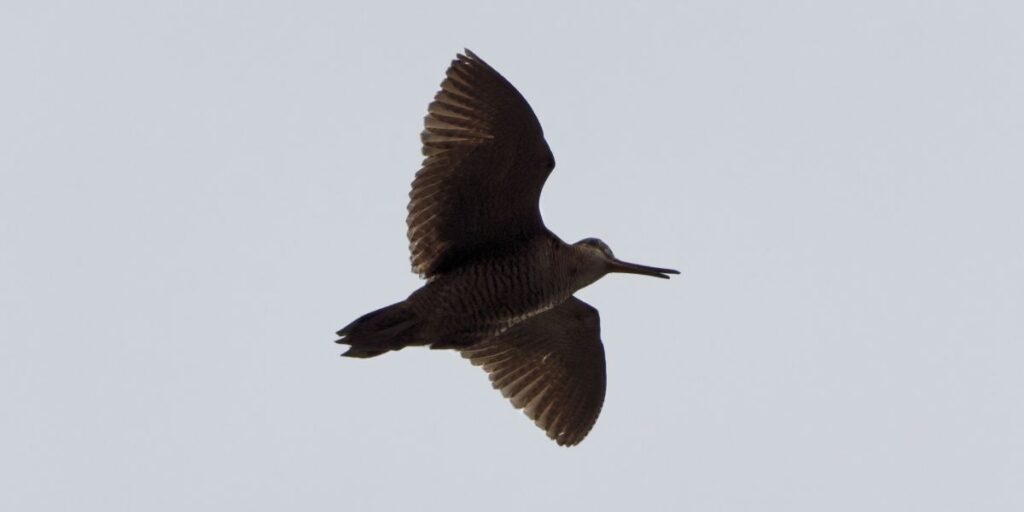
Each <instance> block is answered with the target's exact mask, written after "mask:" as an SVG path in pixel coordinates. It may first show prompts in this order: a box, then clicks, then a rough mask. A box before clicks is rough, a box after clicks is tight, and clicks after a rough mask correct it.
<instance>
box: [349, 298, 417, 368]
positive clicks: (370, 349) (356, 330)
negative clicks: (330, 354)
mask: <svg viewBox="0 0 1024 512" xmlns="http://www.w3.org/2000/svg"><path fill="white" fill-rule="evenodd" d="M418 325H419V319H418V318H417V317H416V314H415V313H414V312H413V311H411V310H410V309H409V308H408V307H406V305H405V303H404V302H399V303H397V304H392V305H390V306H387V307H383V308H381V309H378V310H377V311H373V312H370V313H367V314H365V315H363V316H361V317H359V318H357V319H356V320H355V321H353V322H352V323H350V324H348V325H346V326H345V327H344V328H342V329H341V330H340V331H338V336H341V339H339V340H338V341H337V342H336V343H341V344H345V345H349V349H348V350H347V351H346V352H345V353H343V354H341V355H343V356H345V357H361V358H366V357H374V356H379V355H381V354H383V353H385V352H389V351H392V350H400V349H402V348H404V347H407V346H409V345H412V344H414V343H415V341H416V336H415V334H416V329H417V327H418Z"/></svg>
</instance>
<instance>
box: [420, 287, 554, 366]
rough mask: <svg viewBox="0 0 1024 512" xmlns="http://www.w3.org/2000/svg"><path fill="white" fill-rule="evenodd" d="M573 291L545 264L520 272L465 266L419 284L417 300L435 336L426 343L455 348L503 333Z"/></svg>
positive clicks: (551, 305)
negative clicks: (449, 274) (441, 278)
mask: <svg viewBox="0 0 1024 512" xmlns="http://www.w3.org/2000/svg"><path fill="white" fill-rule="evenodd" d="M497 270H501V269H497ZM573 291H574V290H572V289H571V288H570V285H569V282H568V280H567V279H562V278H561V277H560V276H559V275H558V273H555V272H550V271H548V269H545V268H539V269H537V268H535V269H532V270H531V271H530V272H521V273H513V272H507V271H506V272H499V271H496V269H493V268H491V269H489V268H486V267H484V268H469V269H465V271H463V272H460V273H457V274H454V275H451V276H448V278H447V279H445V281H444V282H432V283H430V284H428V285H427V286H425V287H423V288H421V289H420V290H419V291H418V292H417V293H420V292H422V294H421V297H417V299H418V300H416V302H417V303H418V305H419V308H418V309H419V313H420V314H421V316H422V317H424V318H429V319H430V320H429V322H430V324H431V327H432V328H431V329H430V331H432V338H435V340H434V341H428V340H424V341H426V342H428V343H432V344H433V345H432V346H434V347H436V348H442V347H449V346H452V347H458V346H467V345H471V344H473V343H476V342H478V341H482V340H484V339H487V338H490V337H493V336H496V335H498V334H501V333H502V332H504V331H505V330H507V329H508V328H510V327H512V326H513V325H516V324H517V323H519V322H522V321H523V320H526V319H528V318H530V317H532V316H534V315H537V314H539V313H543V312H544V311H547V310H549V309H551V308H553V307H555V306H557V305H558V304H561V303H562V302H563V301H565V300H566V299H568V298H569V297H570V296H572V293H573ZM415 295H416V294H414V296H415Z"/></svg>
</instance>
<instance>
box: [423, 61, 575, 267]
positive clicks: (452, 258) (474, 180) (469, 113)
mask: <svg viewBox="0 0 1024 512" xmlns="http://www.w3.org/2000/svg"><path fill="white" fill-rule="evenodd" d="M427 112H428V113H427V116H426V118H425V129H424V130H423V133H422V134H421V136H420V138H421V139H422V141H423V154H424V155H425V157H426V158H425V159H424V160H423V167H422V168H421V169H420V171H419V172H417V173H416V179H415V180H414V181H413V182H412V191H411V192H410V193H409V215H408V217H407V218H406V223H407V224H408V227H409V232H408V234H409V249H410V251H411V253H412V254H411V260H412V268H413V271H414V272H416V273H418V274H420V275H421V276H424V277H430V276H431V275H434V274H439V273H443V272H445V271H447V270H449V269H452V268H455V267H458V266H460V265H462V264H464V263H466V262H468V261H471V260H473V259H474V258H481V257H486V256H487V255H489V254H495V253H498V252H502V251H504V250H505V249H507V248H508V247H510V246H514V245H516V244H518V243H521V242H523V241H524V240H527V239H529V238H531V237H533V236H536V235H538V234H540V233H543V232H546V228H544V223H543V221H542V220H541V216H540V209H539V206H538V202H539V200H540V192H541V188H543V186H544V181H545V180H546V179H547V177H548V174H550V173H551V170H552V169H553V168H554V166H555V161H554V157H553V156H552V154H551V150H550V149H549V148H548V144H547V142H545V140H544V134H543V132H542V131H541V127H540V123H539V122H538V121H537V117H536V116H535V115H534V114H533V110H532V109H531V108H530V105H529V104H527V103H526V100H525V99H523V96H522V95H521V94H519V91H517V90H516V89H515V87H513V86H512V84H510V83H509V82H508V80H505V78H503V77H502V76H501V75H500V74H498V72H497V71H495V70H494V68H492V67H490V66H489V65H487V63H486V62H484V61H482V60H480V58H479V57H477V56H476V55H474V54H473V52H470V51H469V50H466V54H465V55H462V54H460V55H458V56H457V57H456V59H455V60H453V61H452V64H451V66H450V67H449V68H448V71H447V73H446V78H445V79H444V81H443V82H441V90H440V91H438V93H437V95H436V96H434V101H433V102H432V103H430V106H429V107H428V109H427Z"/></svg>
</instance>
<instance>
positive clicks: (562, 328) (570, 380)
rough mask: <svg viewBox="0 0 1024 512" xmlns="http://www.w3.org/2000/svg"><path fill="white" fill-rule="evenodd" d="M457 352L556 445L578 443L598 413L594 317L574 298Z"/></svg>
mask: <svg viewBox="0 0 1024 512" xmlns="http://www.w3.org/2000/svg"><path fill="white" fill-rule="evenodd" d="M461 352H462V356H463V357H465V358H467V359H469V360H470V361H471V362H472V363H473V364H474V365H477V366H483V368H484V370H485V371H487V373H489V374H490V378H491V383H492V384H493V385H494V387H495V388H496V389H499V390H501V394H502V395H504V396H505V397H506V398H509V399H510V400H511V401H512V405H514V406H515V407H516V408H517V409H523V412H525V413H526V415H527V416H529V417H530V419H532V420H533V421H534V423H536V424H537V426H538V427H540V428H541V429H543V430H544V431H545V432H547V435H548V437H550V438H551V439H554V440H555V442H557V443H558V444H560V445H563V446H572V445H574V444H577V443H579V442H580V441H582V440H583V438H584V437H586V435H587V433H588V432H590V429H591V427H593V426H594V422H596V421H597V416H598V415H599V414H600V413H601V406H602V404H603V403H604V392H605V383H606V380H605V365H604V346H603V345H602V344H601V326H600V319H599V318H598V314H597V310H596V309H594V308H593V307H591V306H590V305H588V304H587V303H585V302H583V301H581V300H579V299H577V298H575V297H571V298H569V300H567V301H565V302H564V303H562V304H561V305H559V306H557V307H555V308H554V309H552V310H550V311H547V312H545V313H542V314H539V315H537V316H534V317H532V318H529V319H527V320H524V321H523V322H520V323H518V324H516V325H515V326H513V327H512V328H510V329H509V330H507V331H505V332H504V333H502V334H501V335H500V336H498V337H496V338H492V339H490V340H487V341H484V342H481V343H478V344H476V345H473V346H471V347H469V348H465V349H462V350H461Z"/></svg>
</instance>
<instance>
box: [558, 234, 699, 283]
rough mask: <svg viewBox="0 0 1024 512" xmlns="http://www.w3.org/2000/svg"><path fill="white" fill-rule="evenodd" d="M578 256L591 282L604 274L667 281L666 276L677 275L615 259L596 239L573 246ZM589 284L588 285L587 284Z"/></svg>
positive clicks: (585, 240) (606, 247) (672, 271)
mask: <svg viewBox="0 0 1024 512" xmlns="http://www.w3.org/2000/svg"><path fill="white" fill-rule="evenodd" d="M573 247H575V248H576V249H577V250H578V251H580V254H582V255H583V257H584V260H585V261H586V264H585V265H584V274H587V275H588V276H590V275H592V276H593V280H592V281H590V282H593V281H596V280H598V279H600V278H601V277H603V276H604V275H605V274H610V273H613V272H620V273H624V274H640V275H643V276H652V277H660V278H662V279H668V274H678V273H679V271H678V270H672V269H670V268H658V267H648V266H646V265H638V264H636V263H629V262H626V261H622V260H620V259H618V258H616V257H615V254H614V253H612V249H611V247H608V244H606V243H604V242H602V241H601V240H598V239H597V238H584V239H583V240H580V241H579V242H576V243H575V244H573ZM588 284H589V283H588Z"/></svg>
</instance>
